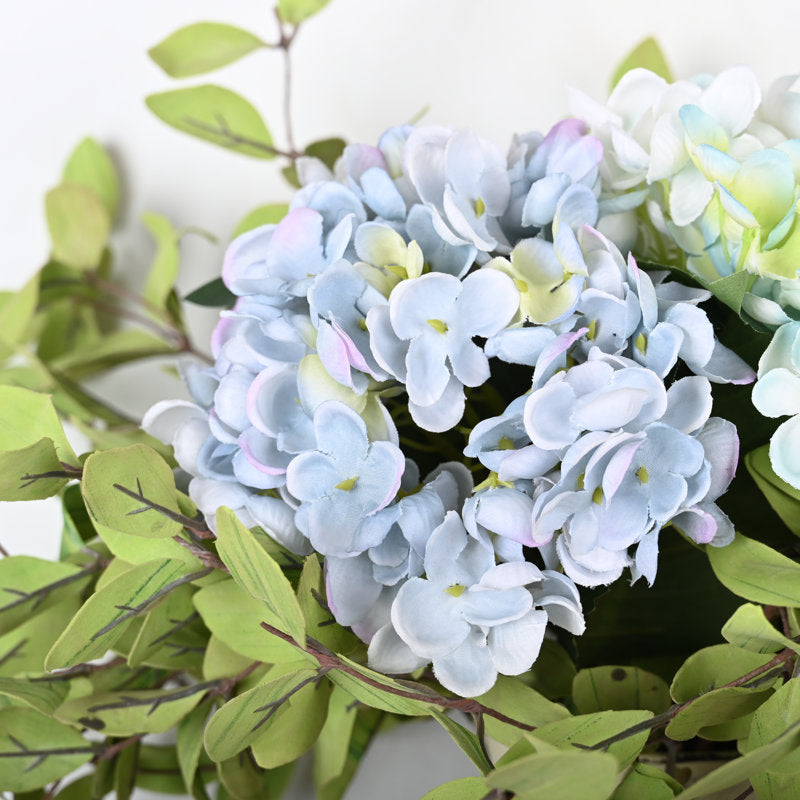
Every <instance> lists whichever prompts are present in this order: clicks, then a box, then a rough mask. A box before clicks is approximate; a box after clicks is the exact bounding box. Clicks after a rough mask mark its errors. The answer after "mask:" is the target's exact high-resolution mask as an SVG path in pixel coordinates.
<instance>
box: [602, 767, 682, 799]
mask: <svg viewBox="0 0 800 800" xmlns="http://www.w3.org/2000/svg"><path fill="white" fill-rule="evenodd" d="M682 789H683V786H681V785H680V784H679V783H678V781H676V780H675V779H674V778H672V777H670V776H669V775H667V773H666V772H664V770H661V769H658V768H657V767H651V766H650V765H649V764H634V766H633V769H631V771H630V772H629V773H628V774H627V775H626V776H625V780H624V781H622V783H621V784H620V785H619V786H618V787H617V791H616V792H614V794H613V796H612V798H611V800H670V798H672V797H675V795H676V794H678V793H679V792H680V791H681V790H682Z"/></svg>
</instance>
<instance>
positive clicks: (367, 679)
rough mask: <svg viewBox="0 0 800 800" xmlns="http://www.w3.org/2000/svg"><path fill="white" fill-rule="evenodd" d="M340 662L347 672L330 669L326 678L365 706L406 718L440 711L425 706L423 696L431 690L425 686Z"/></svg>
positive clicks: (429, 703)
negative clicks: (399, 693) (401, 693)
mask: <svg viewBox="0 0 800 800" xmlns="http://www.w3.org/2000/svg"><path fill="white" fill-rule="evenodd" d="M339 658H340V660H341V661H342V662H343V663H344V664H345V666H346V667H347V671H345V670H344V669H333V670H331V671H330V672H329V673H328V677H329V678H330V679H331V681H332V682H333V683H335V684H336V685H337V686H341V687H342V689H344V690H345V691H346V692H347V693H348V694H350V695H351V696H352V697H354V698H355V699H356V700H358V701H359V702H361V703H364V705H367V706H370V708H379V709H381V710H382V711H391V712H392V713H394V714H401V715H403V716H408V717H419V716H428V715H429V714H430V713H431V712H432V711H438V710H439V708H440V706H438V705H435V704H434V703H432V702H426V700H425V697H426V695H428V696H430V690H429V689H428V688H427V687H426V686H422V685H421V684H418V683H412V682H411V681H400V680H395V679H393V678H389V677H387V676H386V675H381V673H380V672H375V671H374V670H371V669H368V668H367V667H362V666H361V665H360V664H356V662H355V661H351V660H350V659H349V658H345V657H344V656H342V655H339ZM358 676H360V677H358ZM393 691H394V692H403V693H405V694H409V693H410V694H412V695H414V696H413V697H404V696H402V695H398V694H394V693H392V692H393Z"/></svg>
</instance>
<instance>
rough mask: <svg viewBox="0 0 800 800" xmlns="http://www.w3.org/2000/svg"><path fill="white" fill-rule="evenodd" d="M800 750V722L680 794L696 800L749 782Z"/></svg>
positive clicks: (687, 798)
mask: <svg viewBox="0 0 800 800" xmlns="http://www.w3.org/2000/svg"><path fill="white" fill-rule="evenodd" d="M798 747H800V722H797V723H795V724H794V725H792V726H791V727H790V728H789V729H788V730H786V731H784V732H783V733H781V734H780V735H779V736H776V737H775V738H774V739H773V740H772V741H771V742H769V743H767V744H764V745H762V746H761V747H756V748H755V749H754V750H751V751H750V752H749V753H747V754H746V755H744V756H742V757H741V758H735V759H734V760H733V761H728V762H727V763H725V764H723V765H722V766H721V767H718V768H717V769H715V770H714V771H713V772H710V773H709V774H708V775H704V776H703V777H702V778H700V780H699V781H697V782H696V783H694V784H692V785H691V786H690V787H689V788H688V789H684V791H683V792H682V793H681V795H680V797H681V800H695V798H698V797H706V796H708V795H710V794H713V793H714V792H719V791H721V790H722V789H727V788H728V787H729V786H735V785H736V784H737V783H740V782H741V781H745V780H749V779H751V778H752V777H753V776H754V775H756V774H757V773H759V772H761V771H762V770H765V769H768V768H769V767H770V766H772V765H773V764H775V763H777V762H778V761H780V760H781V759H783V758H784V757H785V756H787V755H789V754H790V753H792V752H793V751H795V750H796V749H797V748H798Z"/></svg>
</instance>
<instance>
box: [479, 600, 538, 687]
mask: <svg viewBox="0 0 800 800" xmlns="http://www.w3.org/2000/svg"><path fill="white" fill-rule="evenodd" d="M546 628H547V614H546V613H545V612H544V611H529V612H528V613H527V614H525V616H524V617H522V618H521V619H517V620H513V621H512V622H507V623H505V624H504V625H498V626H496V627H494V628H492V629H491V631H490V632H489V637H488V643H489V653H490V654H491V656H492V661H493V662H494V666H495V667H496V668H497V671H498V672H500V673H501V674H503V675H521V674H522V673H523V672H526V671H527V670H529V669H530V668H531V666H532V665H533V662H534V661H536V659H537V657H538V656H539V650H540V649H541V646H542V641H543V640H544V633H545V629H546Z"/></svg>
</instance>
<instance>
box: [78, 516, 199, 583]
mask: <svg viewBox="0 0 800 800" xmlns="http://www.w3.org/2000/svg"><path fill="white" fill-rule="evenodd" d="M92 525H93V526H94V528H95V530H96V531H97V535H98V536H99V537H100V538H101V539H102V540H103V543H104V544H105V545H106V546H107V547H108V549H109V550H110V551H111V552H112V553H113V554H114V555H115V556H116V557H117V558H119V559H121V560H122V561H127V562H128V563H129V564H145V563H147V562H148V561H156V560H160V559H165V558H169V559H174V560H176V561H183V562H184V563H185V564H186V566H187V567H188V569H190V570H192V571H196V570H199V569H200V568H201V567H202V566H203V565H202V564H201V563H200V559H199V558H198V557H197V556H195V555H193V554H192V553H191V552H189V550H187V549H186V548H185V547H184V546H183V545H180V544H178V542H177V541H175V539H144V538H143V537H141V536H131V535H130V534H127V533H120V532H119V531H115V530H112V529H111V528H107V527H106V526H105V525H101V524H100V523H99V522H97V520H95V519H92ZM181 538H182V539H183V540H184V541H188V539H187V538H186V536H181Z"/></svg>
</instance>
